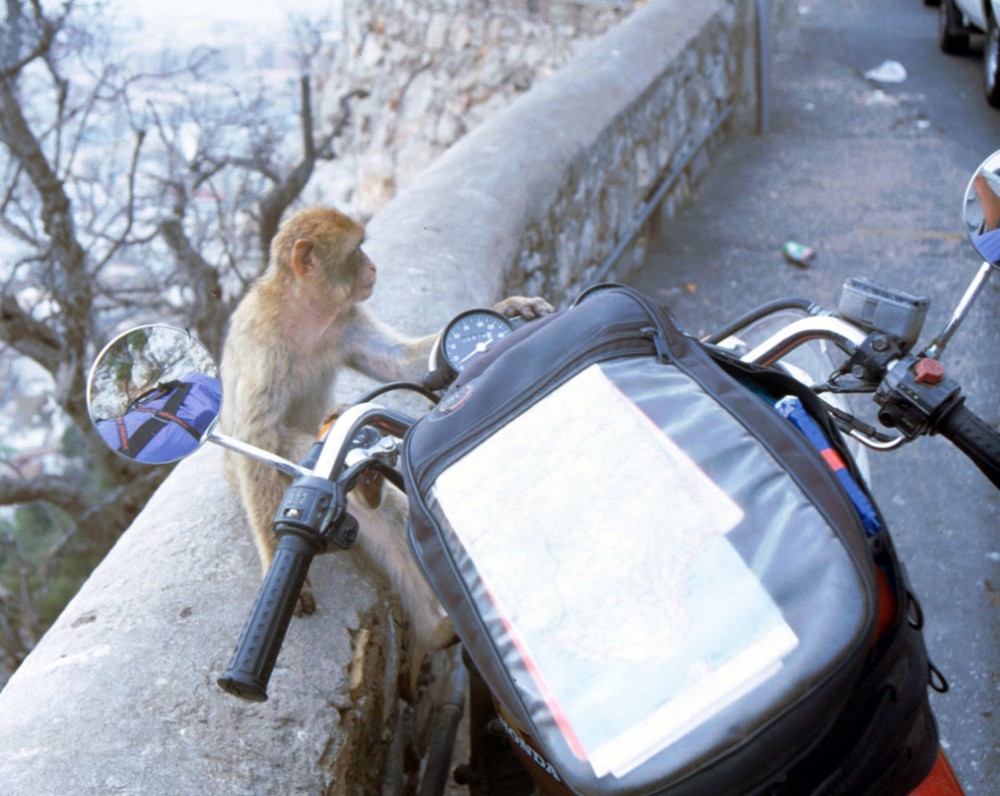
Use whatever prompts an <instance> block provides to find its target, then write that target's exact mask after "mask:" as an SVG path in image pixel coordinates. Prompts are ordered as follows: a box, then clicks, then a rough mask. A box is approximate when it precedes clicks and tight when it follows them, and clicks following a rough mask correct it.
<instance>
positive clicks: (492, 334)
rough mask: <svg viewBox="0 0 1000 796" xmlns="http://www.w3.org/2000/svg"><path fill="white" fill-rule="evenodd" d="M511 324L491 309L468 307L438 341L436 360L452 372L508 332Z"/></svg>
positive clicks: (461, 368)
mask: <svg viewBox="0 0 1000 796" xmlns="http://www.w3.org/2000/svg"><path fill="white" fill-rule="evenodd" d="M513 329H514V326H513V324H512V323H511V322H510V320H509V319H507V318H506V317H505V316H503V315H501V314H500V313H499V312H496V311H494V310H481V309H480V310H468V311H466V312H463V313H462V314H461V315H458V316H456V317H455V318H454V319H453V320H452V321H451V323H449V324H448V326H447V327H446V328H445V330H444V334H442V335H441V339H440V342H439V343H438V361H439V363H444V364H445V365H447V367H449V368H451V369H452V370H453V371H454V372H455V373H461V372H462V371H463V370H464V369H465V367H466V365H468V364H469V363H470V362H471V361H472V360H473V359H475V358H476V357H477V356H479V355H480V354H483V353H485V352H487V351H489V350H490V348H492V347H493V346H494V345H495V344H496V342H497V341H498V340H501V339H502V338H504V337H506V336H507V335H509V334H510V333H511V332H512V331H513Z"/></svg>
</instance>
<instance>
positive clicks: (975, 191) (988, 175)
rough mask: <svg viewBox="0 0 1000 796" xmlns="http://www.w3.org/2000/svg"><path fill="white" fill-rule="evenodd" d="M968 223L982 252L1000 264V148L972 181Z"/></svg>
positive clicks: (967, 200)
mask: <svg viewBox="0 0 1000 796" xmlns="http://www.w3.org/2000/svg"><path fill="white" fill-rule="evenodd" d="M965 226H966V231H967V232H968V233H969V237H970V239H971V240H972V245H973V246H975V247H976V251H977V252H979V255H980V256H981V257H982V258H983V259H984V260H985V261H986V262H988V263H990V264H991V265H993V266H1000V151H997V152H994V153H993V154H992V155H990V156H989V157H988V158H986V160H984V161H983V163H982V165H981V166H980V167H979V168H978V169H976V173H975V174H973V175H972V179H971V180H970V181H969V187H968V188H967V189H966V191H965Z"/></svg>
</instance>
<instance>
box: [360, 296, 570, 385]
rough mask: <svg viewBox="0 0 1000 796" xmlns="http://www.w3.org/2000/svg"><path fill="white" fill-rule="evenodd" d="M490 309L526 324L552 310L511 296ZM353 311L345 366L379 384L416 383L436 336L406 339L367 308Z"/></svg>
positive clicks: (543, 303)
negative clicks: (377, 381) (375, 380)
mask: <svg viewBox="0 0 1000 796" xmlns="http://www.w3.org/2000/svg"><path fill="white" fill-rule="evenodd" d="M493 309H495V310H497V311H498V312H502V313H503V314H504V315H506V316H507V317H510V318H512V317H514V316H520V317H522V318H524V319H525V320H527V321H532V320H535V319H536V318H540V317H542V316H543V315H548V314H549V313H550V312H554V311H555V308H554V307H553V306H552V305H551V304H549V302H547V301H546V300H545V299H543V298H539V297H533V298H528V297H525V296H510V297H509V298H506V299H504V300H503V301H499V302H497V303H496V304H494V305H493ZM353 312H354V316H353V317H352V318H351V320H350V321H349V322H348V325H347V327H346V328H345V330H344V338H343V340H344V346H345V349H346V353H347V360H346V361H347V364H348V365H350V366H351V367H352V368H354V369H355V370H357V371H360V372H361V373H364V374H365V375H366V376H370V377H371V378H373V379H379V380H380V381H397V380H405V381H418V380H419V379H420V378H421V377H422V376H423V374H424V373H425V372H426V370H427V359H428V357H429V356H430V353H431V348H433V346H434V343H435V341H436V340H437V338H438V334H431V335H428V336H426V337H417V338H411V337H405V336H403V335H402V334H400V333H399V332H397V331H396V330H395V329H393V328H392V327H391V326H389V325H388V324H387V323H384V322H383V321H380V320H379V319H378V318H377V317H375V315H374V314H373V313H372V312H371V311H370V310H368V308H367V307H363V306H355V307H354V308H353Z"/></svg>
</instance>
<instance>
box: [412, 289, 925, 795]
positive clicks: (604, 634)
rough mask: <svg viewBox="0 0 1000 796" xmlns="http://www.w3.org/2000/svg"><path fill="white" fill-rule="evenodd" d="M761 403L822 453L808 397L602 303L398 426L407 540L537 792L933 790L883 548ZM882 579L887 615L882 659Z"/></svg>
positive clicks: (659, 314)
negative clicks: (796, 406)
mask: <svg viewBox="0 0 1000 796" xmlns="http://www.w3.org/2000/svg"><path fill="white" fill-rule="evenodd" d="M764 394H767V395H772V396H774V397H781V396H783V395H786V394H790V395H795V396H797V397H798V398H799V399H800V400H801V401H802V402H803V404H804V405H805V407H806V408H807V409H811V410H812V412H811V413H812V414H813V415H815V416H816V417H817V420H818V421H819V423H820V425H821V427H822V428H823V429H824V431H825V433H826V434H827V436H828V437H829V438H830V439H831V440H832V441H833V444H835V445H837V444H839V439H838V436H837V434H836V432H835V431H834V430H833V429H832V427H830V424H829V422H828V420H827V419H826V416H825V414H824V413H823V412H822V411H821V410H819V406H818V404H817V399H816V398H815V396H813V395H812V394H811V393H810V392H809V390H807V389H804V388H801V387H800V386H799V385H798V383H797V382H795V381H794V380H792V379H788V378H785V377H783V376H782V375H781V374H777V373H775V372H774V371H771V370H764V369H759V368H752V367H747V366H745V365H742V364H740V363H738V362H735V361H732V360H731V359H730V358H728V357H727V356H726V355H725V354H722V353H717V352H711V351H709V350H708V349H706V348H705V347H703V346H702V345H701V344H699V343H698V342H696V341H695V340H693V339H691V338H689V337H687V336H685V335H684V334H683V333H682V332H681V331H679V330H678V328H677V327H676V325H675V324H674V323H673V321H672V319H671V318H670V316H669V314H668V313H667V311H666V310H664V309H663V308H662V307H660V306H658V305H657V304H656V303H654V302H653V301H651V300H650V299H648V298H647V297H645V296H643V295H641V294H639V293H637V292H635V291H633V290H631V289H629V288H625V287H622V286H616V285H609V286H601V287H600V288H599V289H596V290H592V291H589V292H588V293H586V294H584V296H583V297H581V299H580V300H578V301H577V303H576V304H575V305H574V306H573V307H572V308H570V309H569V310H566V311H564V312H561V313H557V314H555V315H552V316H548V317H547V318H544V319H542V320H541V321H536V322H534V323H531V324H528V325H526V326H524V327H523V328H522V329H520V330H518V331H517V332H515V333H514V334H513V335H511V336H510V337H508V338H506V339H505V340H503V341H502V343H501V345H499V346H498V347H497V348H496V349H495V350H493V351H491V352H490V353H489V354H487V355H484V356H483V357H482V358H480V359H479V360H478V361H476V362H475V363H473V364H472V366H471V367H470V368H469V369H468V370H467V371H466V372H464V373H463V374H462V375H461V376H460V378H459V379H458V380H457V381H456V383H455V384H454V385H453V386H452V388H451V389H450V390H449V391H448V393H447V395H446V396H445V398H444V399H443V400H442V401H441V403H440V404H439V405H438V406H437V407H436V408H435V409H434V410H433V411H432V412H430V413H429V414H428V415H427V416H425V417H424V418H423V419H422V420H421V421H420V422H418V423H417V424H416V425H415V426H414V427H413V428H412V429H411V431H410V434H409V435H408V437H407V444H406V446H405V451H406V452H405V456H404V474H405V478H406V481H407V491H408V494H409V496H410V508H411V520H410V541H411V545H412V547H413V550H414V553H415V555H416V557H417V560H418V562H419V564H420V566H421V567H422V569H423V571H424V574H425V575H426V577H427V579H428V580H429V582H430V583H431V585H432V586H433V588H434V589H435V591H436V593H437V595H438V597H439V599H440V600H441V602H442V603H443V605H444V606H445V608H446V610H447V611H448V613H449V615H450V616H451V618H452V621H453V623H454V626H455V629H456V631H457V632H458V634H459V636H460V637H461V639H462V642H463V644H464V645H465V646H466V648H467V650H468V652H469V654H470V655H471V657H472V659H473V661H474V663H475V665H476V667H477V669H478V670H479V671H480V673H481V674H482V676H483V678H484V679H485V680H486V682H487V684H488V685H489V687H490V689H491V690H492V692H493V693H494V694H495V695H496V696H497V697H498V699H499V700H500V701H501V703H502V705H503V709H504V718H505V720H506V724H507V725H509V727H510V728H511V730H510V731H511V732H514V733H516V734H517V735H518V739H517V744H516V745H517V746H519V747H520V748H521V749H522V750H523V749H524V748H525V747H524V745H525V744H528V745H530V746H531V747H532V748H533V749H534V750H535V753H533V754H531V755H530V756H529V760H530V762H529V763H528V765H529V766H537V770H536V772H535V774H536V775H539V776H543V777H544V776H553V775H554V776H556V777H558V778H559V779H560V780H561V781H563V783H564V784H565V785H566V786H568V787H569V788H570V789H572V791H573V792H577V793H580V794H584V795H585V796H591V795H593V796H597V795H599V794H600V795H607V796H611V794H669V796H688V795H691V796H694V795H695V794H698V795H699V796H701V795H703V794H706V793H711V794H713V795H714V796H725V795H726V794H754V793H813V792H820V793H850V794H864V793H905V792H907V791H908V790H909V788H910V787H912V786H913V785H915V784H916V783H917V782H918V781H919V780H920V779H921V778H922V776H923V775H924V774H925V773H926V771H927V770H929V768H930V766H931V764H932V762H933V759H934V752H935V750H936V745H937V739H936V731H935V729H934V725H933V721H932V720H931V718H930V714H929V712H928V710H927V699H926V683H927V678H928V665H927V660H926V655H925V653H924V648H923V643H922V640H921V638H920V635H919V632H918V631H917V630H915V629H914V628H912V627H911V626H910V625H909V624H908V623H907V622H906V620H905V614H906V600H907V597H906V595H907V594H908V591H907V589H906V586H905V583H904V580H903V575H902V573H901V571H900V569H899V567H898V565H897V562H896V558H895V555H894V553H893V550H892V546H891V543H890V541H889V539H888V534H887V533H886V532H885V531H879V532H876V533H873V534H872V533H869V532H866V530H865V528H864V527H863V525H862V522H861V520H860V518H859V514H858V511H857V510H856V508H855V505H854V503H853V502H852V500H851V498H850V497H849V496H848V494H847V493H846V492H845V489H844V487H843V486H842V485H841V482H840V481H839V480H838V478H837V477H836V475H835V474H834V471H833V470H832V469H831V467H830V466H829V465H828V463H827V462H826V461H825V460H824V458H823V456H821V455H820V453H819V452H818V451H817V449H816V448H815V447H813V445H812V444H810V442H809V441H808V440H807V439H806V438H805V437H804V436H803V435H802V433H801V432H800V431H799V430H797V428H796V427H795V426H793V425H792V423H790V422H789V421H788V420H786V419H785V418H784V417H782V416H781V415H779V414H778V412H776V411H775V409H774V408H773V406H772V405H771V403H770V401H769V400H767V399H765V398H764V397H763V395H764ZM842 455H843V457H844V458H845V460H847V456H846V454H844V453H842ZM878 571H882V572H883V577H884V578H885V583H887V584H888V588H889V590H890V591H891V592H893V593H894V595H895V598H896V599H897V600H898V602H899V604H900V606H901V610H900V611H899V612H898V614H897V616H896V619H895V621H894V623H893V626H892V629H891V630H890V631H889V632H888V633H886V634H884V635H883V636H882V638H881V640H880V641H879V642H878V644H877V645H876V644H873V634H874V630H875V623H876V614H877V607H878V606H877V603H878V599H879V584H878V578H877V575H876V573H877V572H878ZM886 777H888V781H886Z"/></svg>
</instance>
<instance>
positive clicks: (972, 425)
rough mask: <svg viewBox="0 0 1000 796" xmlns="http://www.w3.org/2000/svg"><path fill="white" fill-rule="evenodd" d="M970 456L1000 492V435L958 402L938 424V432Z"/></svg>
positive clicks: (963, 404) (963, 403) (962, 401)
mask: <svg viewBox="0 0 1000 796" xmlns="http://www.w3.org/2000/svg"><path fill="white" fill-rule="evenodd" d="M935 430H936V431H937V432H938V433H939V434H941V436H943V437H947V438H948V439H949V440H951V441H952V442H953V443H955V446H956V447H957V448H958V449H959V450H960V451H962V453H964V454H965V455H966V456H968V457H969V458H970V459H972V461H973V462H974V463H975V465H976V466H977V467H978V468H979V469H980V470H981V471H982V472H983V474H984V475H985V476H986V477H987V478H989V479H990V481H992V482H993V485H994V486H996V487H998V488H1000V432H998V431H997V430H996V429H994V428H993V427H992V426H990V425H988V424H987V423H986V422H985V421H984V420H983V419H982V418H980V417H979V416H978V415H977V414H976V413H975V412H973V411H972V410H971V409H969V408H968V407H967V406H966V405H965V400H964V399H962V400H960V401H958V402H957V403H956V404H955V406H954V407H952V408H951V409H950V410H949V411H948V412H947V413H946V414H945V415H943V416H942V417H941V419H940V420H939V421H938V422H937V423H936V429H935Z"/></svg>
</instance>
